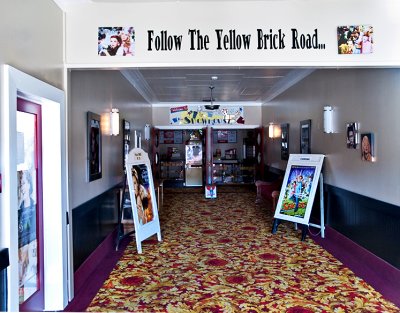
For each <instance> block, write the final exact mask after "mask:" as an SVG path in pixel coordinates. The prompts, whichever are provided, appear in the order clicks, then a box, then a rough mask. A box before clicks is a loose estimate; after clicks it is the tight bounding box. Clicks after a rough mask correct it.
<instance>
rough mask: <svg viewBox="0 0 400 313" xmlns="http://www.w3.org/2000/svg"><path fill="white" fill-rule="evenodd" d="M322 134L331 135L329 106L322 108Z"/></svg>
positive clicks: (331, 109)
mask: <svg viewBox="0 0 400 313" xmlns="http://www.w3.org/2000/svg"><path fill="white" fill-rule="evenodd" d="M324 133H327V134H331V133H333V108H332V107H331V106H325V107H324Z"/></svg>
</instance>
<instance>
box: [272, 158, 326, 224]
mask: <svg viewBox="0 0 400 313" xmlns="http://www.w3.org/2000/svg"><path fill="white" fill-rule="evenodd" d="M324 157H325V156H324V155H323V154H290V156H289V160H288V164H287V167H286V171H285V176H284V179H283V183H282V188H281V191H280V194H279V199H278V202H277V205H276V208H275V214H274V218H275V219H280V220H287V221H291V222H295V223H300V224H305V225H308V223H309V219H310V214H311V209H312V207H313V203H314V198H315V193H316V191H317V187H318V182H319V177H320V174H321V169H322V164H323V161H324ZM312 170H313V173H312V175H313V177H312V181H311V187H310V188H309V192H307V193H306V196H307V201H306V207H305V210H304V214H303V215H289V212H288V213H287V214H284V213H283V212H285V211H292V210H291V209H290V210H285V209H284V208H283V205H284V204H287V202H288V200H290V201H292V202H294V201H293V200H291V196H290V187H289V184H290V183H292V182H293V180H290V181H289V179H291V177H293V176H294V175H293V174H294V172H295V171H297V172H298V173H299V174H301V175H303V171H308V172H311V171H312ZM284 201H286V203H284ZM294 210H295V209H293V211H294ZM301 212H302V211H301ZM293 213H295V212H293ZM299 214H300V213H299Z"/></svg>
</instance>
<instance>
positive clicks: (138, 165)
mask: <svg viewBox="0 0 400 313" xmlns="http://www.w3.org/2000/svg"><path fill="white" fill-rule="evenodd" d="M126 173H127V180H128V186H129V196H130V199H131V204H132V215H133V221H134V226H135V236H136V246H137V250H138V253H142V241H143V240H145V239H147V238H149V237H151V236H152V235H155V234H157V238H158V241H161V230H160V222H159V218H158V208H157V200H156V195H155V191H154V181H153V175H152V172H151V165H150V159H149V157H148V154H147V153H146V152H144V151H143V150H142V149H140V148H135V149H132V150H131V151H130V152H129V154H128V158H127V160H126Z"/></svg>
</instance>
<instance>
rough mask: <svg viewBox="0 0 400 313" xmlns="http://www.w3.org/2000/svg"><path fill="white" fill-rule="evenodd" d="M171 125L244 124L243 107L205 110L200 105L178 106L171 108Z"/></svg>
mask: <svg viewBox="0 0 400 313" xmlns="http://www.w3.org/2000/svg"><path fill="white" fill-rule="evenodd" d="M170 123H171V124H172V125H188V124H191V125H224V124H226V125H229V124H244V123H245V120H244V114H243V107H233V106H232V107H231V106H230V107H223V108H219V109H217V110H206V109H203V108H202V106H198V107H188V106H186V105H185V106H180V107H173V108H171V112H170Z"/></svg>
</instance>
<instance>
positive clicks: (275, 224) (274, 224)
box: [272, 218, 281, 234]
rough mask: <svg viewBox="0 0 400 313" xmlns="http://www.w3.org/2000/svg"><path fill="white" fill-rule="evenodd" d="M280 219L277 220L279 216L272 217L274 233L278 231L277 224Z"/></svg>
mask: <svg viewBox="0 0 400 313" xmlns="http://www.w3.org/2000/svg"><path fill="white" fill-rule="evenodd" d="M280 222H281V221H280V220H279V218H275V219H274V223H273V225H272V233H273V234H275V233H276V232H277V231H278V225H279V223H280Z"/></svg>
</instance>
